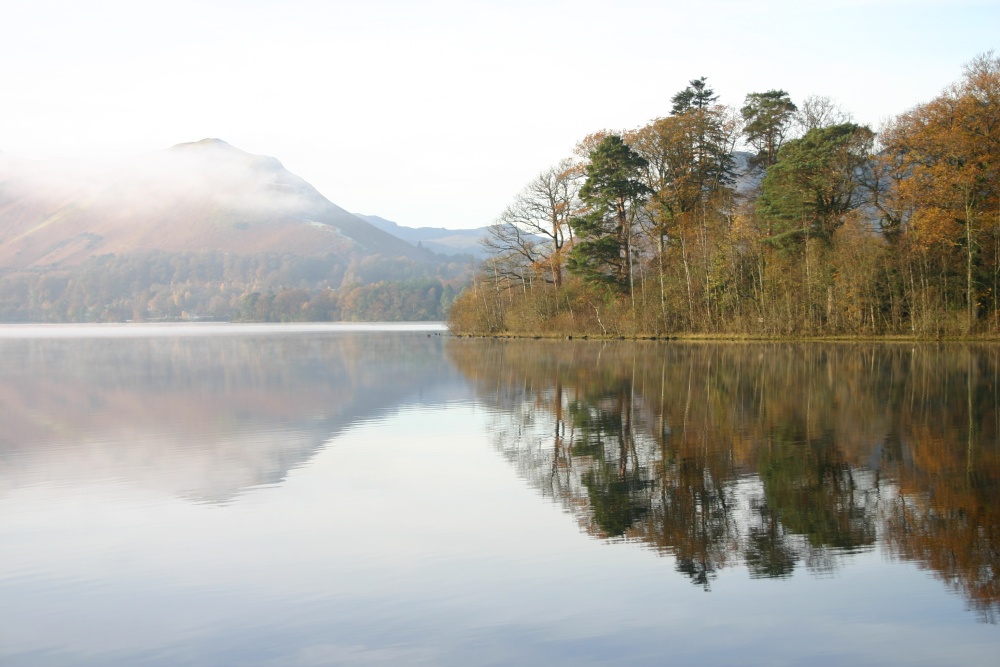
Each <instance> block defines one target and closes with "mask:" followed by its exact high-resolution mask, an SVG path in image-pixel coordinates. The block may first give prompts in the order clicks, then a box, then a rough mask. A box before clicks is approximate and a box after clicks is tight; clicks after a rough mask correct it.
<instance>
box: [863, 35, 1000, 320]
mask: <svg viewBox="0 0 1000 667" xmlns="http://www.w3.org/2000/svg"><path fill="white" fill-rule="evenodd" d="M885 143H886V148H885V151H884V152H885V156H886V157H885V158H884V159H885V160H886V161H889V162H890V164H891V165H892V166H893V167H894V168H895V173H899V174H901V175H902V177H901V178H899V179H896V180H895V181H894V182H893V183H892V184H891V188H890V191H889V192H888V193H887V194H886V201H887V203H886V204H884V205H883V206H882V207H881V208H882V212H883V214H884V215H885V217H886V222H887V227H888V228H889V229H892V230H894V231H896V233H898V230H899V229H902V230H903V233H905V235H906V236H907V237H908V239H909V240H910V241H911V242H912V244H913V245H914V246H915V247H916V248H917V249H918V250H920V251H921V252H922V253H924V254H925V255H926V254H927V253H928V252H929V251H931V250H932V249H936V250H937V251H938V252H939V253H943V252H944V251H945V250H946V249H948V248H953V247H962V248H964V253H963V254H964V263H965V267H964V268H965V271H964V273H965V276H964V277H965V299H964V300H965V307H966V313H967V324H968V327H971V326H972V324H973V322H974V321H975V319H976V318H977V309H978V307H979V306H978V305H977V304H978V301H979V294H978V292H979V285H977V282H980V283H982V282H986V281H989V282H988V283H987V284H990V283H991V284H990V288H991V289H990V291H991V292H992V293H993V299H994V301H993V306H994V310H996V308H997V305H998V303H997V300H996V299H997V295H996V291H997V288H998V287H1000V265H998V264H997V263H996V261H994V265H993V267H992V271H989V275H978V276H977V274H983V273H985V272H986V271H987V268H986V267H984V266H982V265H981V264H980V261H981V251H982V250H983V249H984V248H983V246H984V241H985V240H986V239H987V238H988V237H989V235H990V234H992V236H993V246H994V248H993V254H994V256H995V257H996V256H997V255H1000V251H998V248H1000V229H998V228H1000V58H997V57H996V56H994V55H993V53H992V52H991V53H987V54H984V55H981V56H979V57H977V58H976V59H974V60H973V61H972V62H971V63H969V64H968V65H967V66H966V67H965V77H964V79H963V81H961V82H960V83H958V84H956V85H953V86H951V87H950V88H949V89H948V90H946V91H945V92H944V93H942V94H941V95H939V96H938V97H937V98H935V99H934V100H932V101H930V102H928V103H926V104H922V105H919V106H917V107H916V108H914V109H913V110H911V111H909V112H908V113H905V114H903V115H902V116H900V117H899V118H897V119H896V121H895V123H893V124H892V126H891V127H890V128H889V131H888V132H887V133H886V142H885ZM892 212H896V213H895V216H892V215H887V213H892ZM977 277H978V278H979V280H977Z"/></svg>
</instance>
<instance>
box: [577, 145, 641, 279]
mask: <svg viewBox="0 0 1000 667" xmlns="http://www.w3.org/2000/svg"><path fill="white" fill-rule="evenodd" d="M645 167H646V160H645V159H644V158H642V157H641V156H639V155H638V154H636V153H635V152H633V151H632V149H631V148H629V146H628V144H626V143H625V142H624V141H623V140H622V138H621V137H620V136H619V135H616V134H612V135H608V136H607V137H605V138H604V140H603V141H601V143H600V144H598V146H597V148H596V149H594V150H593V151H591V153H590V163H589V164H588V165H587V168H586V169H587V180H586V181H585V182H584V184H583V187H582V188H580V199H581V200H582V201H583V203H584V204H585V205H586V207H587V212H586V213H584V214H583V215H580V216H577V217H575V218H573V220H572V221H571V222H570V225H571V226H572V228H573V231H574V233H575V234H576V236H577V241H576V244H575V245H574V246H573V249H572V250H571V251H570V255H569V260H568V261H567V264H566V266H567V268H568V269H569V271H570V272H572V273H575V274H577V275H579V276H581V277H583V278H584V280H586V281H588V282H591V283H597V284H605V285H609V286H611V287H613V288H614V289H616V290H618V291H621V292H625V291H628V290H629V288H630V286H631V251H632V248H631V244H632V230H633V226H634V223H635V216H636V214H637V212H638V210H639V208H640V207H641V206H642V204H643V203H644V202H645V201H646V198H647V197H648V196H649V188H648V187H647V186H646V185H645V184H643V182H642V181H641V180H640V174H641V173H642V170H643V169H645Z"/></svg>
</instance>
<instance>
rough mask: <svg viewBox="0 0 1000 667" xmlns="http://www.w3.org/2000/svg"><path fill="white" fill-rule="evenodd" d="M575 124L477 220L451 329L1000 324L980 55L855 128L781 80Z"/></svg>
mask: <svg viewBox="0 0 1000 667" xmlns="http://www.w3.org/2000/svg"><path fill="white" fill-rule="evenodd" d="M671 102H672V107H671V109H670V113H669V114H668V115H666V116H664V117H662V118H656V119H654V120H652V121H650V122H649V123H648V124H646V125H644V126H643V127H640V128H637V129H631V130H626V131H610V130H602V131H599V132H595V133H594V134H591V135H589V136H587V137H585V138H584V139H583V140H582V141H580V142H579V144H578V145H577V147H576V149H575V151H574V154H573V155H572V156H570V157H567V158H565V159H563V160H561V161H559V162H558V163H556V164H555V165H553V166H552V167H550V168H548V169H545V170H544V171H542V172H541V173H539V175H538V176H537V177H536V178H534V179H533V180H532V181H531V182H530V183H528V184H527V185H526V186H525V187H524V189H523V190H522V191H521V192H519V193H518V194H517V195H516V196H515V197H514V199H513V201H512V202H511V203H510V205H509V206H508V207H507V208H506V209H505V210H504V211H503V212H502V213H501V214H500V215H499V217H498V218H497V220H496V221H495V223H494V224H493V225H492V226H491V227H490V228H489V236H488V238H487V239H486V240H485V244H486V246H487V248H488V250H489V251H490V252H489V256H488V258H487V259H486V260H485V261H484V263H483V264H482V266H481V268H480V269H479V271H478V272H477V275H476V277H475V281H474V284H473V286H472V287H470V288H468V289H467V290H466V291H464V292H463V293H462V294H460V295H459V296H458V298H457V299H456V301H455V303H454V305H453V307H452V309H451V311H450V316H449V317H450V321H449V324H450V327H451V329H452V331H454V332H455V333H458V334H469V335H504V334H509V335H567V334H576V335H591V336H604V337H622V336H624V337H643V336H668V335H746V336H760V337H773V336H885V335H893V336H911V337H927V338H940V337H991V336H996V335H997V334H1000V58H998V57H997V56H996V55H995V54H994V53H993V52H989V53H986V54H982V55H979V56H977V57H976V58H974V59H973V60H971V61H970V62H969V63H968V64H967V65H966V66H965V67H964V69H963V72H962V75H961V78H960V79H958V80H957V81H956V82H955V83H953V84H952V85H950V86H949V87H948V88H947V89H945V90H944V91H942V92H941V93H940V94H939V95H938V96H937V97H935V98H934V99H932V100H930V101H928V102H926V103H923V104H919V105H917V106H915V107H914V108H912V109H910V110H908V111H905V112H903V113H901V114H900V115H898V116H896V117H895V118H892V119H891V120H888V121H887V122H885V123H884V124H883V125H882V126H881V127H878V128H872V127H869V126H867V125H862V124H858V123H856V122H854V120H853V119H852V115H851V113H850V112H849V111H848V110H845V109H843V108H841V107H840V106H839V105H838V104H837V103H836V102H835V101H833V100H831V99H830V98H827V97H821V96H814V97H809V98H806V99H804V100H801V101H799V102H796V101H794V100H793V99H792V98H791V97H790V95H789V94H788V93H787V92H786V91H784V90H768V91H764V92H754V93H750V94H748V95H746V97H745V101H744V104H743V106H742V107H741V108H739V109H735V108H732V107H729V106H725V105H721V104H718V103H717V102H718V95H717V94H716V93H715V91H714V90H713V89H712V88H711V87H710V85H709V83H708V82H707V80H706V79H705V78H704V77H702V78H700V79H695V80H692V81H690V82H689V85H688V86H687V87H685V88H684V89H683V90H681V91H679V92H678V93H676V94H675V95H674V96H673V97H672V99H671Z"/></svg>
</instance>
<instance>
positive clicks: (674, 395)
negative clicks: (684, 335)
mask: <svg viewBox="0 0 1000 667" xmlns="http://www.w3.org/2000/svg"><path fill="white" fill-rule="evenodd" d="M448 354H449V355H450V356H451V358H452V360H453V361H454V362H455V363H456V364H457V365H458V367H459V368H460V369H461V370H462V371H463V373H464V374H465V375H466V376H467V377H468V378H469V379H470V380H471V381H472V382H473V384H474V386H475V387H476V390H477V392H478V394H479V396H480V398H481V399H482V400H484V401H486V402H487V403H489V404H491V405H492V406H493V407H494V408H495V412H494V419H493V424H492V426H491V428H492V429H493V431H494V435H495V442H496V446H497V448H498V450H499V451H500V452H501V453H502V454H503V455H504V457H506V458H507V459H508V460H509V461H510V462H511V463H512V464H513V465H514V466H515V467H516V468H517V470H518V472H519V473H520V474H521V475H522V476H524V477H525V478H526V479H527V480H528V481H529V482H530V484H531V485H532V486H534V487H535V488H537V489H538V490H539V491H541V493H542V494H543V495H545V496H549V497H552V498H554V499H556V500H557V501H558V502H559V503H561V504H562V505H563V506H564V507H566V508H567V509H568V510H569V511H570V512H571V513H572V514H573V516H575V517H576V520H577V521H578V522H579V523H580V525H581V527H582V528H583V529H584V530H585V531H586V532H587V533H589V534H591V535H593V536H595V537H598V538H602V539H609V540H629V541H635V542H638V543H641V544H644V545H647V546H648V547H650V548H652V549H655V550H656V551H657V552H659V553H661V554H664V555H669V556H671V557H672V558H673V559H674V562H675V563H676V567H677V569H678V571H680V572H682V573H683V574H684V575H686V576H688V577H690V579H691V580H692V582H694V583H695V584H697V585H699V586H703V587H704V588H705V589H706V590H708V589H709V588H710V586H711V582H712V580H713V578H714V577H715V575H716V573H717V572H718V571H719V570H720V569H722V568H725V567H731V566H736V565H745V566H746V567H747V568H748V570H749V572H750V575H751V576H753V577H787V576H791V575H792V574H793V573H794V572H795V570H796V568H799V567H804V568H806V569H807V570H810V571H824V570H829V569H831V568H836V567H838V566H840V565H841V564H842V563H843V562H845V561H846V560H847V559H850V558H851V554H854V553H857V552H859V551H863V550H870V549H873V548H876V546H881V548H882V549H884V550H885V551H886V552H887V553H889V554H892V555H893V556H894V557H896V558H899V559H904V560H909V561H914V562H916V563H917V564H919V566H921V567H924V568H928V569H929V570H931V571H932V572H933V573H934V574H935V575H936V576H938V577H940V578H941V579H943V580H944V581H946V582H948V583H949V584H950V585H951V586H953V587H954V588H955V589H957V590H958V591H960V592H961V593H962V594H963V595H964V596H965V599H966V600H967V601H968V603H969V605H970V607H971V608H973V609H974V610H976V611H977V612H978V613H979V614H980V616H981V617H982V618H983V619H984V620H990V621H995V620H996V618H997V612H998V611H1000V591H998V584H997V582H998V576H1000V531H998V525H1000V521H998V519H1000V517H998V513H1000V510H998V507H1000V503H998V501H1000V443H998V438H997V435H998V424H1000V410H998V401H1000V398H998V394H997V384H998V383H997V379H998V374H1000V350H998V349H997V348H995V347H992V346H982V347H976V346H957V345H956V346H933V345H918V346H913V345H882V344H844V345H827V344H823V345H820V344H763V343H761V344H676V343H669V344H668V343H656V342H636V343H631V342H628V343H626V342H614V343H604V342H586V341H579V342H555V341H502V340H497V341H470V340H461V339H460V340H453V341H451V342H450V343H449V347H448Z"/></svg>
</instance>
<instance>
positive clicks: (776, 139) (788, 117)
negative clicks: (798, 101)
mask: <svg viewBox="0 0 1000 667" xmlns="http://www.w3.org/2000/svg"><path fill="white" fill-rule="evenodd" d="M796 111H798V107H796V106H795V104H794V103H793V102H792V100H791V98H789V97H788V93H786V92H785V91H783V90H769V91H767V92H766V93H750V94H749V95H747V96H746V100H744V102H743V108H741V109H740V115H741V116H743V120H744V121H745V122H746V125H744V127H743V135H744V136H745V137H746V139H747V142H748V143H749V144H750V145H751V146H752V147H753V148H754V150H755V151H757V158H756V159H757V163H758V164H760V165H762V166H764V167H770V166H771V165H772V164H774V163H775V162H776V161H777V160H778V150H779V149H780V148H781V145H782V143H784V140H785V134H786V133H787V132H788V129H789V128H790V127H791V126H792V121H793V120H794V119H795V112H796Z"/></svg>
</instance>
